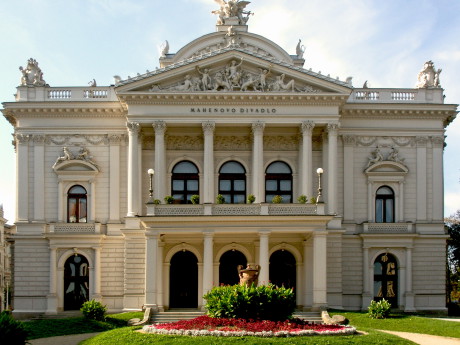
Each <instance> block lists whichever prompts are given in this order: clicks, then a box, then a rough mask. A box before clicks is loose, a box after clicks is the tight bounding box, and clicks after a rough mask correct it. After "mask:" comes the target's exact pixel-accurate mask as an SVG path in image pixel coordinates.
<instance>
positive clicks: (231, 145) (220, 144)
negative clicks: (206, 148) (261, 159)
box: [214, 136, 251, 151]
mask: <svg viewBox="0 0 460 345" xmlns="http://www.w3.org/2000/svg"><path fill="white" fill-rule="evenodd" d="M214 149H215V150H216V151H250V150H251V140H250V138H249V137H247V136H246V137H243V136H241V137H240V136H216V137H215V140H214Z"/></svg>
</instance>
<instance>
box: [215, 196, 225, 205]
mask: <svg viewBox="0 0 460 345" xmlns="http://www.w3.org/2000/svg"><path fill="white" fill-rule="evenodd" d="M216 203H218V204H225V198H224V196H223V195H222V194H217V197H216Z"/></svg>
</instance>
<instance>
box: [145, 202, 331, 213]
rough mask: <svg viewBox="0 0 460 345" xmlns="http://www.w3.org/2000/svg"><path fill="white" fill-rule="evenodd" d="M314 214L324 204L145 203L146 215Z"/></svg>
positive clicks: (321, 211) (319, 211) (320, 209)
mask: <svg viewBox="0 0 460 345" xmlns="http://www.w3.org/2000/svg"><path fill="white" fill-rule="evenodd" d="M305 215H308V216H314V215H324V204H317V205H316V204H201V205H176V204H171V205H155V204H147V216H305Z"/></svg>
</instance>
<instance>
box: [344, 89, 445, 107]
mask: <svg viewBox="0 0 460 345" xmlns="http://www.w3.org/2000/svg"><path fill="white" fill-rule="evenodd" d="M347 103H404V104H411V103H430V104H443V103H444V95H443V89H441V88H424V89H354V90H353V92H352V93H351V95H350V98H349V99H348V102H347Z"/></svg>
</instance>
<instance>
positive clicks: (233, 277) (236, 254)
mask: <svg viewBox="0 0 460 345" xmlns="http://www.w3.org/2000/svg"><path fill="white" fill-rule="evenodd" d="M247 263H248V261H247V260H246V256H244V254H243V253H241V252H240V251H238V250H229V251H228V252H225V253H224V254H223V255H222V256H221V257H220V264H219V285H236V284H238V283H239V282H240V278H239V276H238V265H242V266H243V267H246V265H247Z"/></svg>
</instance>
